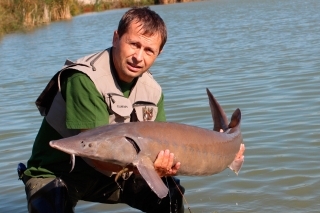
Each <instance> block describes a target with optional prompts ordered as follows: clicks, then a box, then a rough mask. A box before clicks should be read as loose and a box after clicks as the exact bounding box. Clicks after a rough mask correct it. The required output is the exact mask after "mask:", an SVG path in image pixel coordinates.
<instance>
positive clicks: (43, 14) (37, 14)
mask: <svg viewBox="0 0 320 213" xmlns="http://www.w3.org/2000/svg"><path fill="white" fill-rule="evenodd" d="M163 1H165V2H163ZM170 1H173V0H169V1H168V0H94V2H93V3H92V4H84V3H82V2H83V1H78V0H0V36H2V35H4V34H7V33H10V32H16V31H19V30H28V29H32V28H34V27H36V26H39V25H42V24H46V23H50V22H52V21H56V20H63V19H70V18H72V16H75V15H78V14H81V13H85V12H92V11H103V10H108V9H115V8H124V7H132V6H143V5H153V4H162V3H173V2H170Z"/></svg>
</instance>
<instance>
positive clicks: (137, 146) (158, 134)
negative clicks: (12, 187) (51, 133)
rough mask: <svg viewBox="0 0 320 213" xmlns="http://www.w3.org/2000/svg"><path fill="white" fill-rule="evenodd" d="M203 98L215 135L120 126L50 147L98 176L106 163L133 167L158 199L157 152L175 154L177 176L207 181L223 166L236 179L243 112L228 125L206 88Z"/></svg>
mask: <svg viewBox="0 0 320 213" xmlns="http://www.w3.org/2000/svg"><path fill="white" fill-rule="evenodd" d="M207 94H208V97H209V104H210V108H211V114H212V118H213V122H214V126H213V131H212V130H209V129H204V128H200V127H196V126H191V125H186V124H180V123H174V122H148V121H146V122H132V123H120V124H112V125H106V126H101V127H97V128H94V129H90V130H87V131H85V132H82V133H80V134H78V135H75V136H71V137H68V138H64V139H60V140H54V141H51V142H50V146H51V147H53V148H55V149H58V150H61V151H63V152H66V153H68V154H70V155H71V156H73V159H74V156H75V155H76V156H80V157H83V158H84V159H85V160H86V161H87V162H91V163H89V165H95V167H96V169H97V170H98V171H101V172H102V173H104V172H106V173H108V171H105V169H104V166H103V165H104V163H105V162H108V163H113V164H117V165H120V166H122V167H124V168H125V167H127V166H132V165H133V166H135V167H136V168H137V169H138V171H139V173H140V174H141V176H142V177H143V178H144V179H145V180H146V182H147V183H148V184H149V186H150V188H151V189H152V190H153V191H154V192H155V193H156V194H157V195H158V197H159V198H163V197H165V196H166V195H167V193H168V189H167V187H166V186H165V184H164V183H163V181H162V180H161V178H160V177H159V175H158V174H157V172H156V171H155V169H154V166H153V162H154V161H155V159H156V157H157V155H158V153H159V152H160V150H165V149H169V150H170V152H172V153H174V156H175V159H174V161H175V162H181V165H180V169H179V170H178V173H177V175H185V176H207V175H213V174H217V173H219V172H222V171H223V170H225V169H226V168H227V167H229V168H230V169H232V170H233V171H234V172H235V173H236V174H238V172H239V170H240V168H241V166H242V164H243V161H244V158H243V157H242V158H241V159H235V157H236V155H237V153H238V152H239V150H240V146H241V144H242V143H243V139H242V135H241V131H240V121H241V111H240V109H236V110H235V111H234V113H233V115H232V117H231V121H230V123H228V119H227V116H226V114H225V112H224V110H223V109H222V107H221V106H220V105H219V103H218V102H217V100H216V99H215V98H214V96H213V95H212V94H211V92H210V91H209V90H208V89H207ZM221 130H223V132H221ZM73 164H74V162H73Z"/></svg>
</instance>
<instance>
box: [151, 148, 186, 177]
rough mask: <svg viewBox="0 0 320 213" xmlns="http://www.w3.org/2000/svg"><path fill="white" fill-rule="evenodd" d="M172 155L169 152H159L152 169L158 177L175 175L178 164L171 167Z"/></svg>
mask: <svg viewBox="0 0 320 213" xmlns="http://www.w3.org/2000/svg"><path fill="white" fill-rule="evenodd" d="M173 160H174V154H173V153H170V150H168V149H166V150H165V151H160V152H159V154H158V157H157V159H156V160H155V162H154V164H153V165H154V169H155V170H156V172H157V173H158V174H159V176H160V177H163V176H173V175H176V174H177V172H178V170H179V168H180V162H177V163H176V164H175V165H173Z"/></svg>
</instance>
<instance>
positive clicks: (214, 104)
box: [207, 88, 228, 132]
mask: <svg viewBox="0 0 320 213" xmlns="http://www.w3.org/2000/svg"><path fill="white" fill-rule="evenodd" d="M207 94H208V98H209V104H210V109H211V114H212V120H213V123H214V126H213V130H214V131H217V132H220V129H223V131H224V132H225V131H227V129H228V126H227V124H228V118H227V116H226V113H225V112H224V111H223V109H222V107H221V106H220V104H219V103H218V101H217V100H216V99H215V98H214V97H213V95H212V94H211V92H210V91H209V89H208V88H207Z"/></svg>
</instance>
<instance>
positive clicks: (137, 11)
mask: <svg viewBox="0 0 320 213" xmlns="http://www.w3.org/2000/svg"><path fill="white" fill-rule="evenodd" d="M133 21H136V22H137V23H141V25H142V30H143V31H144V32H143V34H144V35H153V34H155V33H159V34H160V36H161V44H160V51H161V50H162V48H163V47H164V45H165V43H166V41H167V28H166V25H165V23H164V21H163V20H162V18H161V17H160V16H159V15H158V14H157V13H156V12H154V11H153V10H151V9H150V8H149V7H133V8H131V9H130V10H128V11H127V12H126V13H125V14H124V15H123V16H122V18H121V20H120V21H119V25H118V35H119V37H120V38H121V36H122V35H123V34H125V33H126V32H127V31H128V27H129V26H130V24H131V23H132V22H133Z"/></svg>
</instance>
